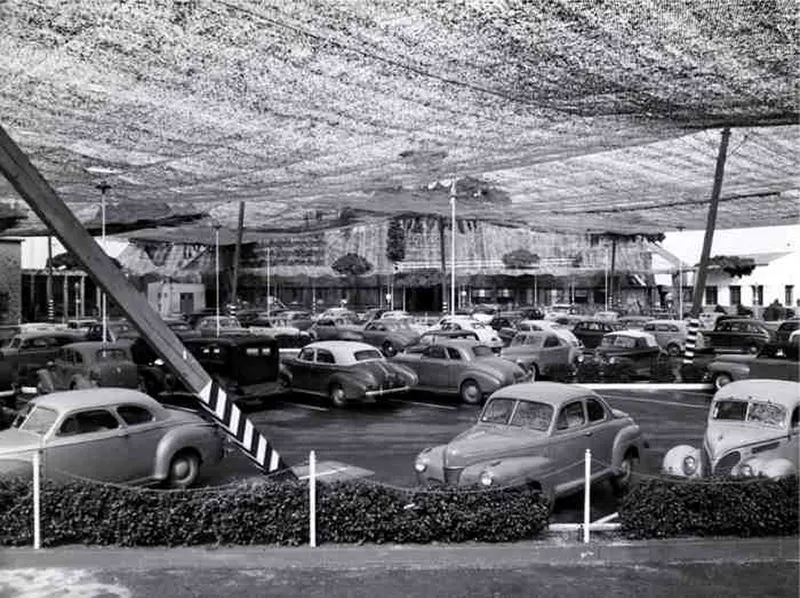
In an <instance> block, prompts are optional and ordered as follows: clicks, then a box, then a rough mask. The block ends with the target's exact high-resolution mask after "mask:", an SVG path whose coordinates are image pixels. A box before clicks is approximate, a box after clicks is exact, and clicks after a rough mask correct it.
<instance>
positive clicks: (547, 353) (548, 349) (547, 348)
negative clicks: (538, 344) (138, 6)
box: [539, 334, 569, 369]
mask: <svg viewBox="0 0 800 598" xmlns="http://www.w3.org/2000/svg"><path fill="white" fill-rule="evenodd" d="M539 354H540V358H539V365H540V366H546V368H543V369H548V368H550V367H552V366H554V365H559V364H568V363H569V345H567V342H566V341H565V340H564V339H561V338H559V337H558V336H557V335H555V334H548V335H547V336H546V337H545V339H544V342H543V343H542V348H541V349H540V352H539Z"/></svg>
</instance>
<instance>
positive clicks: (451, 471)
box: [444, 467, 464, 485]
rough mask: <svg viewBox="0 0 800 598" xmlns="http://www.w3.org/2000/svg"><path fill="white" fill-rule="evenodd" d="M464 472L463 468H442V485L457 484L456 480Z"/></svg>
mask: <svg viewBox="0 0 800 598" xmlns="http://www.w3.org/2000/svg"><path fill="white" fill-rule="evenodd" d="M463 470H464V468H463V467H445V468H444V483H445V484H452V485H455V484H458V480H459V478H460V477H461V472H462V471H463Z"/></svg>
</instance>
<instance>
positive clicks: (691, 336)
mask: <svg viewBox="0 0 800 598" xmlns="http://www.w3.org/2000/svg"><path fill="white" fill-rule="evenodd" d="M699 328H700V320H697V319H695V318H692V319H690V320H689V322H688V325H687V330H686V348H685V349H684V351H683V364H684V365H691V364H693V363H694V351H695V348H696V347H697V332H698V330H699Z"/></svg>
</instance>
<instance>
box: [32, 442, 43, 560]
mask: <svg viewBox="0 0 800 598" xmlns="http://www.w3.org/2000/svg"><path fill="white" fill-rule="evenodd" d="M41 469H42V454H41V451H38V450H37V451H36V452H34V453H33V549H34V550H39V549H40V548H41V547H42V528H41V502H42V490H41V486H42V483H41Z"/></svg>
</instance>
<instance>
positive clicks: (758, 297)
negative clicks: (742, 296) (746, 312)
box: [750, 284, 764, 305]
mask: <svg viewBox="0 0 800 598" xmlns="http://www.w3.org/2000/svg"><path fill="white" fill-rule="evenodd" d="M750 289H751V290H752V291H753V305H764V285H762V284H754V285H752V286H751V287H750Z"/></svg>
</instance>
